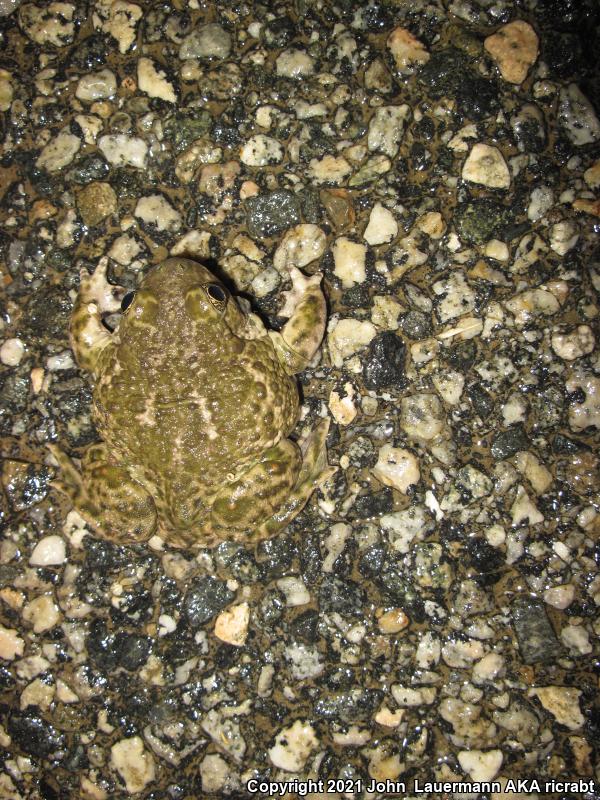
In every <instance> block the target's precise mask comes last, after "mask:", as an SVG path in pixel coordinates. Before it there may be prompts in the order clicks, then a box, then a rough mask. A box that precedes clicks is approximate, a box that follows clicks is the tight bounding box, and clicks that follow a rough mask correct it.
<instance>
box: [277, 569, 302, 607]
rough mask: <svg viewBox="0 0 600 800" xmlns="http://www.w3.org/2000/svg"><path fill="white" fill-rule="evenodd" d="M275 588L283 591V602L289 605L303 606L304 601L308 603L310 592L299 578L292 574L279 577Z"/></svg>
mask: <svg viewBox="0 0 600 800" xmlns="http://www.w3.org/2000/svg"><path fill="white" fill-rule="evenodd" d="M277 588H278V589H280V590H281V591H282V592H283V593H284V595H285V604H286V605H287V606H289V607H294V606H304V605H306V603H310V592H309V591H308V589H307V588H306V586H305V584H304V581H303V580H302V579H301V578H297V577H295V576H294V575H290V576H289V577H286V578H280V579H279V580H278V581H277Z"/></svg>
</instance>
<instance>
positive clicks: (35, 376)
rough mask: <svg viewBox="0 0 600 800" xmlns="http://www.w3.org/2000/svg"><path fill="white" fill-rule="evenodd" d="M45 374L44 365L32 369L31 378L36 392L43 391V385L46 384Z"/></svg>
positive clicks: (32, 386)
mask: <svg viewBox="0 0 600 800" xmlns="http://www.w3.org/2000/svg"><path fill="white" fill-rule="evenodd" d="M44 374H45V373H44V369H43V367H34V368H33V369H32V370H31V374H30V376H29V378H30V380H31V388H32V389H33V393H34V394H39V393H40V392H41V391H42V386H43V385H44Z"/></svg>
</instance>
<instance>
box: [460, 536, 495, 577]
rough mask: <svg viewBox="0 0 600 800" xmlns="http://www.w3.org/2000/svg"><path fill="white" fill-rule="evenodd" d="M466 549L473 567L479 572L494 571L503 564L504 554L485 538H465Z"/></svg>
mask: <svg viewBox="0 0 600 800" xmlns="http://www.w3.org/2000/svg"><path fill="white" fill-rule="evenodd" d="M467 549H468V552H469V556H470V561H471V564H472V565H473V567H474V568H475V569H476V570H477V572H479V573H489V572H496V570H499V569H500V568H501V567H502V565H503V564H504V554H503V553H502V551H501V550H496V549H495V548H494V547H492V545H491V544H489V543H488V542H487V541H486V540H485V539H478V538H469V539H467Z"/></svg>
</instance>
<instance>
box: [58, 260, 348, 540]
mask: <svg viewBox="0 0 600 800" xmlns="http://www.w3.org/2000/svg"><path fill="white" fill-rule="evenodd" d="M103 269H104V268H103V267H102V268H101V267H99V268H98V269H97V270H96V272H95V273H94V274H93V275H91V276H89V275H87V274H85V275H84V276H83V277H82V281H81V287H80V292H79V297H78V299H77V301H76V304H75V308H74V311H73V316H72V320H71V343H72V347H73V350H74V352H75V354H76V356H77V359H78V362H79V363H80V365H81V366H83V367H85V368H86V369H88V370H89V371H90V372H91V373H92V374H93V376H94V379H95V388H94V398H93V418H94V422H95V424H96V426H97V428H98V431H99V433H100V436H101V438H102V442H101V443H99V444H94V445H91V446H90V447H88V449H87V450H86V452H85V454H84V456H83V458H82V461H81V468H80V469H78V468H77V467H76V466H75V465H74V463H73V462H72V461H71V459H69V458H68V457H67V456H66V455H65V454H64V453H63V452H62V451H61V450H59V449H58V448H56V447H52V448H51V449H52V452H53V454H54V456H55V458H56V459H57V460H58V462H59V466H60V468H61V472H62V475H61V480H60V481H57V482H56V485H57V487H58V488H59V489H60V490H62V491H63V492H64V493H66V494H67V495H68V496H69V497H70V498H71V500H72V502H73V504H74V506H75V508H76V509H77V510H78V511H79V512H80V514H81V515H82V516H83V518H84V519H85V520H86V521H87V522H88V523H89V524H90V525H91V526H92V527H93V528H94V530H95V531H96V532H98V533H99V534H100V535H102V536H104V537H106V538H109V539H112V540H116V541H119V542H121V543H124V544H126V543H128V542H134V541H143V540H146V539H148V538H150V537H151V536H152V535H154V534H158V535H159V536H160V537H161V538H162V539H163V540H164V541H165V542H166V543H168V544H170V545H173V546H176V547H193V546H203V547H206V546H212V545H214V544H216V543H218V542H220V541H223V540H227V539H230V540H237V541H250V542H252V541H257V540H259V539H261V538H265V537H268V536H272V535H274V534H276V533H277V532H278V531H280V530H281V529H282V528H284V527H285V526H286V525H287V524H288V523H289V522H290V521H291V520H292V519H293V518H294V517H295V516H296V514H298V513H299V511H300V510H301V509H302V508H303V507H304V505H305V504H306V502H307V500H308V498H309V497H310V495H311V493H312V492H313V490H314V489H315V488H316V487H317V486H318V485H320V484H321V483H322V482H323V481H325V480H326V479H327V478H328V477H330V476H331V475H332V474H333V471H334V470H333V469H332V468H331V467H329V466H328V464H327V455H326V449H325V438H326V435H327V429H328V421H327V420H324V421H323V422H321V423H319V424H318V425H317V426H316V428H315V429H314V430H313V431H312V433H311V434H310V435H309V436H308V437H307V438H306V439H305V440H304V441H301V442H300V443H298V444H297V443H295V442H293V441H291V440H290V439H288V438H287V437H288V435H289V434H290V432H291V431H292V429H293V428H294V426H295V424H296V422H297V420H298V412H299V399H298V390H297V387H296V382H295V379H294V378H293V377H292V376H293V374H294V373H295V372H298V371H299V370H301V369H303V368H305V367H306V365H307V364H308V363H309V361H310V360H311V359H312V358H313V356H314V354H315V352H316V351H317V349H318V347H319V344H320V342H321V339H322V337H323V333H324V329H325V320H326V307H325V299H324V297H323V293H322V291H321V289H320V286H319V280H320V276H314V277H313V278H311V279H306V278H304V277H303V276H302V275H301V273H299V272H298V271H297V270H296V271H295V272H296V276H294V275H292V280H293V282H294V283H295V282H296V278H298V280H299V281H300V283H301V284H302V285H300V284H299V285H300V290H299V291H297V292H296V295H297V297H296V301H295V307H294V310H293V313H292V314H291V316H290V318H289V320H288V322H287V323H286V325H285V326H284V328H283V329H282V331H281V333H275V332H272V331H271V332H267V331H266V329H265V328H264V326H263V325H262V322H261V321H260V320H259V319H258V318H257V317H255V316H254V315H253V314H246V313H244V312H243V311H242V309H241V308H240V306H239V305H238V303H237V302H236V300H235V298H234V297H232V296H231V295H230V293H229V292H228V290H227V289H226V288H225V287H224V286H223V284H221V283H220V282H219V281H218V280H217V279H216V278H215V277H214V276H213V275H212V273H211V272H210V271H209V270H208V269H207V268H206V267H204V266H202V265H201V264H198V263H196V262H194V261H190V260H188V259H184V258H171V259H169V260H167V261H165V262H163V263H162V264H160V265H158V266H156V267H154V268H153V269H152V270H151V271H150V272H149V273H148V274H147V275H146V276H145V278H144V279H143V281H142V283H141V285H140V287H139V289H138V290H137V291H136V293H135V295H134V297H133V300H132V302H131V303H130V305H129V307H128V308H127V310H126V312H125V313H124V315H123V318H122V319H121V322H120V325H119V327H118V329H117V331H116V332H115V333H113V334H110V333H109V332H108V331H107V330H106V328H104V326H103V325H102V324H101V319H102V313H103V311H106V310H114V309H115V307H117V296H118V295H121V296H122V294H123V290H119V287H114V286H111V285H110V284H108V283H107V282H106V278H105V273H104V271H103ZM296 288H297V287H296Z"/></svg>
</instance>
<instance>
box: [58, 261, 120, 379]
mask: <svg viewBox="0 0 600 800" xmlns="http://www.w3.org/2000/svg"><path fill="white" fill-rule="evenodd" d="M106 266H107V259H106V258H101V259H100V261H99V262H98V266H97V267H96V269H95V270H94V272H93V273H92V274H91V275H88V273H87V272H86V271H85V270H82V271H81V281H80V284H79V294H78V295H77V300H76V301H75V307H74V309H73V314H72V316H71V329H70V338H71V347H72V348H73V352H74V353H75V356H76V358H77V362H78V363H79V365H80V366H81V367H83V368H84V369H87V370H88V371H89V372H92V373H93V372H95V369H96V364H97V363H98V356H99V355H100V353H101V352H102V351H103V350H104V348H105V347H106V346H107V344H109V343H110V342H111V339H112V334H111V333H110V332H109V331H108V330H107V329H106V328H105V327H104V325H103V324H102V315H103V314H105V313H113V312H115V311H118V310H119V309H120V308H121V300H122V298H123V295H124V294H125V289H123V287H122V286H113V285H112V284H110V283H109V282H108V280H107V278H106Z"/></svg>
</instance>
